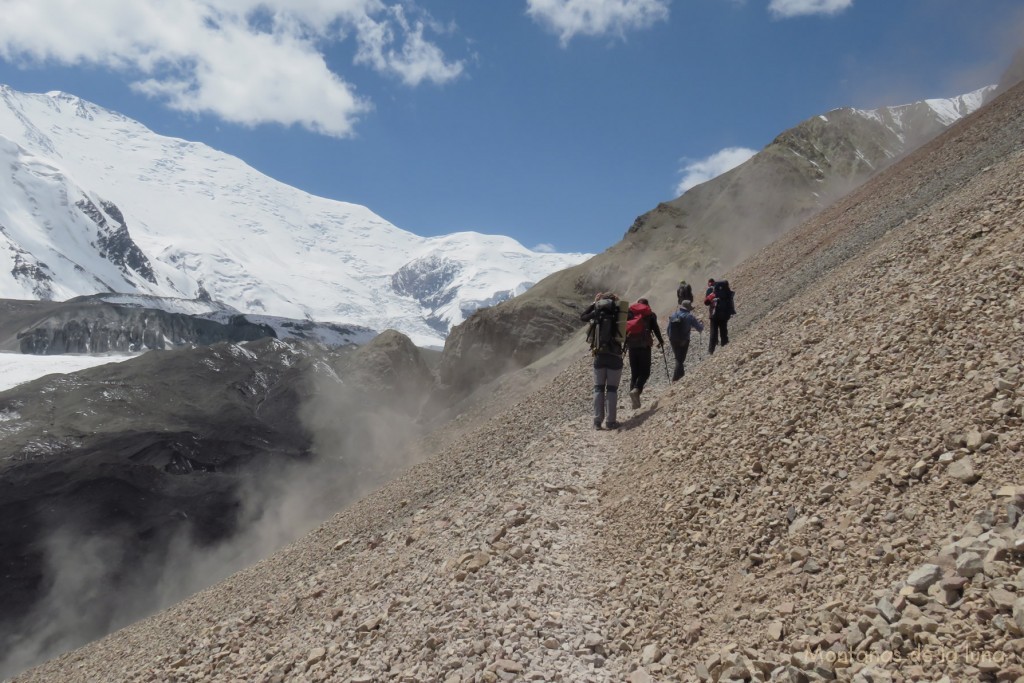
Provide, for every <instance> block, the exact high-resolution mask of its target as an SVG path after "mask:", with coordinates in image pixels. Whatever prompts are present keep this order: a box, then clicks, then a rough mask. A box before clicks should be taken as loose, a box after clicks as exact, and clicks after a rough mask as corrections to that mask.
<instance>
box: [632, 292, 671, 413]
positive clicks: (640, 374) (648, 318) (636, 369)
mask: <svg viewBox="0 0 1024 683" xmlns="http://www.w3.org/2000/svg"><path fill="white" fill-rule="evenodd" d="M636 318H640V321H639V322H638V323H634V324H632V325H631V324H630V322H629V321H632V320H634V319H636ZM626 320H627V322H626V330H627V332H626V348H627V349H628V350H629V374H630V377H629V400H630V401H631V402H632V405H633V408H639V407H640V394H642V393H643V391H644V385H645V384H647V380H648V379H649V378H650V376H651V347H653V346H654V338H653V337H657V338H658V348H659V349H660V348H662V347H663V346H664V345H665V342H664V340H663V339H662V338H661V330H660V329H659V328H658V316H657V315H656V314H655V313H654V311H652V310H651V305H650V303H648V301H647V299H637V301H636V303H635V304H633V305H632V306H630V307H629V315H628V316H627V318H626ZM633 327H635V328H636V329H637V332H636V333H635V334H630V333H629V329H630V328H633Z"/></svg>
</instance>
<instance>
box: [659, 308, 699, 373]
mask: <svg viewBox="0 0 1024 683" xmlns="http://www.w3.org/2000/svg"><path fill="white" fill-rule="evenodd" d="M695 327H696V328H697V331H698V332H703V331H704V323H702V322H701V321H699V320H697V316H695V315H694V314H693V303H692V302H690V301H687V300H684V301H683V303H681V304H680V305H679V310H678V311H676V312H675V313H673V314H672V315H670V316H669V317H668V327H667V328H666V332H667V333H668V334H667V336H668V343H669V345H670V346H671V347H672V354H673V355H674V356H675V357H676V367H675V371H674V372H673V373H672V381H673V382H675V381H676V380H677V379H679V378H681V377H682V376H683V375H685V374H686V354H687V352H688V351H689V350H690V330H692V329H693V328H695Z"/></svg>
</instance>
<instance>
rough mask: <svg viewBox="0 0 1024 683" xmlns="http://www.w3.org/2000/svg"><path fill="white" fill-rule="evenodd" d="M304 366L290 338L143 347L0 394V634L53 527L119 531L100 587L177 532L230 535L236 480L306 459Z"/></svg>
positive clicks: (40, 580)
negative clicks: (138, 352) (125, 357)
mask: <svg viewBox="0 0 1024 683" xmlns="http://www.w3.org/2000/svg"><path fill="white" fill-rule="evenodd" d="M308 367H309V361H308V360H307V358H306V356H305V355H304V354H303V353H302V352H301V351H300V349H299V347H296V346H290V345H287V344H285V343H283V342H280V341H277V340H264V341H260V342H255V343H252V344H249V345H246V347H244V348H243V347H239V346H236V345H229V344H218V345H214V346H209V347H203V348H200V349H182V350H178V351H167V352H150V353H147V354H144V355H142V356H140V357H138V358H136V359H132V360H129V361H125V362H122V363H115V364H110V365H104V366H99V367H96V368H92V369H89V370H85V371H82V372H78V373H74V374H71V375H52V376H49V377H44V378H41V379H39V380H36V381H34V382H30V383H27V384H23V385H20V386H18V387H15V388H13V389H11V390H8V391H5V392H0V453H2V454H3V457H2V459H0V615H2V617H0V643H2V642H4V638H5V637H6V636H7V635H9V634H8V633H7V628H9V626H10V624H11V623H13V622H14V621H15V620H16V619H17V618H18V617H20V616H22V615H24V614H25V613H26V612H27V611H28V610H29V609H30V608H31V606H32V605H33V604H34V603H35V602H36V601H37V600H39V598H40V597H41V596H42V595H43V594H44V593H45V592H46V591H48V590H49V589H50V587H51V586H50V585H49V583H48V581H44V576H45V575H46V574H47V573H48V571H49V570H48V569H47V567H46V565H45V563H46V562H48V561H49V560H47V559H46V554H47V551H46V550H45V548H46V539H47V538H49V537H50V536H51V534H53V533H54V532H55V531H57V530H60V529H67V530H68V532H69V533H72V534H73V535H74V537H75V538H77V539H79V540H80V541H81V542H83V543H84V542H85V540H87V539H89V538H92V537H109V536H116V537H117V538H118V539H119V541H120V542H119V545H118V547H117V555H113V556H111V557H109V558H106V559H107V560H109V567H108V568H107V569H108V570H109V576H108V581H109V586H108V588H109V590H110V591H111V592H110V594H116V591H117V589H118V586H119V585H120V583H121V582H124V583H125V584H128V583H130V582H131V580H132V576H131V574H132V571H134V570H132V568H133V567H136V568H138V567H139V566H140V565H141V564H143V561H145V562H151V563H154V564H155V565H158V564H159V561H158V559H155V558H159V557H160V556H161V555H162V554H163V553H165V552H166V551H167V544H168V543H169V542H170V541H171V539H172V538H175V537H176V536H177V537H188V538H189V539H191V542H193V543H195V544H197V545H208V544H211V543H214V542H217V541H221V540H223V539H225V538H228V537H229V536H231V535H232V534H233V533H235V532H236V531H237V524H238V521H239V520H238V514H239V511H240V505H241V500H240V497H239V496H240V494H239V491H240V487H243V486H245V485H247V484H248V483H251V482H253V481H255V480H257V479H258V478H259V476H261V472H267V471H270V470H271V469H273V468H277V467H279V466H282V465H284V464H286V463H294V462H302V461H304V460H307V459H308V458H309V457H310V443H311V440H310V436H309V434H307V433H306V431H305V429H304V428H303V427H302V426H301V422H300V420H299V418H298V410H299V406H300V405H301V404H302V403H303V402H304V401H305V400H306V399H308V398H309V395H310V388H309V385H308V382H307V377H306V374H307V369H308ZM99 604H100V605H101V607H98V608H97V610H98V613H97V614H96V615H95V619H96V621H97V623H101V622H102V621H103V619H104V616H103V613H102V610H103V609H104V608H102V601H99ZM93 607H96V606H95V605H93ZM116 607H117V606H116V605H111V606H110V607H109V610H110V611H113V610H114V609H115V608H116Z"/></svg>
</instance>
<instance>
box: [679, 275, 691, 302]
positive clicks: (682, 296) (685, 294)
mask: <svg viewBox="0 0 1024 683" xmlns="http://www.w3.org/2000/svg"><path fill="white" fill-rule="evenodd" d="M684 301H693V287H691V286H690V285H689V284H688V283H687V282H686V280H680V281H679V286H678V287H676V306H682V305H683V302H684Z"/></svg>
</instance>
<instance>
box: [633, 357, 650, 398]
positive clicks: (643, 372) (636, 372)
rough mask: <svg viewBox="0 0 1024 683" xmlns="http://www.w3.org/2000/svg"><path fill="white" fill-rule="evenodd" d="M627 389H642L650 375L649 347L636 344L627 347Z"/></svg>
mask: <svg viewBox="0 0 1024 683" xmlns="http://www.w3.org/2000/svg"><path fill="white" fill-rule="evenodd" d="M629 375H630V377H629V390H630V391H632V390H633V389H639V390H640V391H643V390H644V385H645V384H647V380H648V379H649V378H650V376H651V347H650V346H638V347H635V348H630V349H629Z"/></svg>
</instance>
